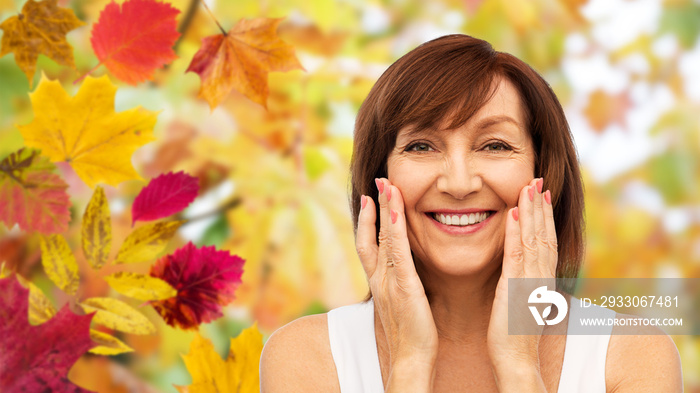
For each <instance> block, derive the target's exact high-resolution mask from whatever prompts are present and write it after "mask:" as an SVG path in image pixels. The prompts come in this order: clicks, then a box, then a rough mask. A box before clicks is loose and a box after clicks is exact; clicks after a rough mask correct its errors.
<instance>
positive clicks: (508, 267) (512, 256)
mask: <svg viewBox="0 0 700 393" xmlns="http://www.w3.org/2000/svg"><path fill="white" fill-rule="evenodd" d="M518 220H519V212H518V207H517V206H516V207H514V208H512V209H510V210H508V217H506V240H505V244H504V245H503V269H502V271H501V275H502V276H503V277H506V278H518V277H523V276H524V270H523V263H524V259H523V246H522V242H521V241H520V223H519V222H518Z"/></svg>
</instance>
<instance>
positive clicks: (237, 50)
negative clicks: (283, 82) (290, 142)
mask: <svg viewBox="0 0 700 393" xmlns="http://www.w3.org/2000/svg"><path fill="white" fill-rule="evenodd" d="M281 21H282V19H269V18H258V19H251V20H246V19H243V20H241V21H240V22H238V23H237V24H236V26H234V27H233V29H231V30H230V31H229V32H228V33H227V34H226V35H223V34H217V35H213V36H209V37H205V38H204V39H203V40H202V47H201V48H200V49H199V51H198V52H197V53H196V54H195V55H194V58H193V59H192V62H191V63H190V66H189V67H188V68H187V72H189V71H192V72H196V73H197V74H199V77H200V78H201V79H202V86H201V88H200V89H199V97H200V98H204V99H205V100H207V102H208V103H209V106H210V107H211V109H214V108H216V107H217V106H218V105H219V104H220V103H221V101H222V100H223V99H224V97H226V96H227V95H228V94H229V93H230V92H231V89H236V90H238V91H239V92H241V93H242V94H244V95H245V96H246V97H248V98H250V99H251V100H252V101H254V102H257V103H258V104H260V105H262V106H265V107H267V95H268V84H267V74H268V73H269V72H271V71H291V70H294V69H300V70H303V69H304V68H303V67H302V66H301V64H300V63H299V60H297V58H296V56H295V55H294V48H293V47H292V46H291V45H288V44H286V43H285V42H284V41H282V40H281V39H280V38H279V37H278V36H277V26H278V25H279V24H280V22H281Z"/></svg>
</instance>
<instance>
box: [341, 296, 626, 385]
mask: <svg viewBox="0 0 700 393" xmlns="http://www.w3.org/2000/svg"><path fill="white" fill-rule="evenodd" d="M594 307H597V308H598V309H596V310H595V311H596V314H597V315H596V316H597V317H601V318H615V311H613V310H609V309H607V308H603V307H598V306H594ZM589 312H590V310H587V311H586V315H587V316H591V314H589ZM579 314H580V306H579V301H578V299H576V298H574V297H572V298H571V305H570V309H569V320H570V321H572V320H574V317H575V316H576V315H579ZM572 325H573V324H571V323H570V324H569V329H568V332H571V327H572ZM597 331H598V332H599V333H600V334H599V335H573V334H568V335H567V336H566V347H565V350H564V362H563V364H562V369H561V377H560V379H559V388H558V390H557V392H559V393H605V391H606V390H605V359H606V355H607V351H608V343H609V341H610V332H611V331H612V326H610V327H600V328H599V330H597ZM328 335H329V338H330V343H331V353H332V354H333V360H334V362H335V367H336V369H337V370H338V382H339V383H340V391H341V393H384V384H383V382H382V374H381V370H380V368H379V355H378V354H377V342H376V339H375V336H374V303H373V302H372V300H370V301H369V302H366V303H358V304H353V305H350V306H344V307H339V308H336V309H333V310H331V311H329V312H328Z"/></svg>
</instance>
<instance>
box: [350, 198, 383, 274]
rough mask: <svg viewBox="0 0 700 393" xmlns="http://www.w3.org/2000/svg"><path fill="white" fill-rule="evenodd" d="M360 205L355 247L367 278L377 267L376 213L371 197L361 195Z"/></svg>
mask: <svg viewBox="0 0 700 393" xmlns="http://www.w3.org/2000/svg"><path fill="white" fill-rule="evenodd" d="M360 201H361V202H360V203H361V204H362V205H364V206H362V205H361V207H360V215H359V218H358V220H357V235H356V236H355V248H356V249H357V255H358V256H359V257H360V262H362V268H364V269H365V273H366V274H367V278H368V279H369V278H370V277H372V275H374V271H375V269H376V268H377V249H378V247H377V229H376V227H375V221H376V220H377V213H376V208H375V204H374V201H373V200H372V198H370V197H368V196H365V195H363V196H362V198H361V200H360Z"/></svg>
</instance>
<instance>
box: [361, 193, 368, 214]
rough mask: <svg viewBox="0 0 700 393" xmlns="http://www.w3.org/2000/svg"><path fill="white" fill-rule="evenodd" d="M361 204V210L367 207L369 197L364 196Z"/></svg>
mask: <svg viewBox="0 0 700 393" xmlns="http://www.w3.org/2000/svg"><path fill="white" fill-rule="evenodd" d="M360 204H362V207H361V208H360V210H362V209H364V208H365V206H367V197H366V196H364V195H363V196H361V197H360Z"/></svg>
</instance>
